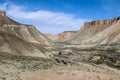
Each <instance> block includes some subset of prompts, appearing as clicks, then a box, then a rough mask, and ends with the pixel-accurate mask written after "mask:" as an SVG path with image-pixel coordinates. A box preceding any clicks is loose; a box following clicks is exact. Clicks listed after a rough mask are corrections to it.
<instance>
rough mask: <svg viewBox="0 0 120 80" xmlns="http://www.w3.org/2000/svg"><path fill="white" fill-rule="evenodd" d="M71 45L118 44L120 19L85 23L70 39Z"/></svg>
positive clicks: (119, 39)
mask: <svg viewBox="0 0 120 80" xmlns="http://www.w3.org/2000/svg"><path fill="white" fill-rule="evenodd" d="M70 42H71V43H72V44H108V43H109V44H111V43H119V42H120V17H117V18H114V19H111V20H97V21H92V22H86V23H85V24H84V25H83V26H82V27H81V29H80V30H79V31H78V32H77V33H76V34H75V35H74V36H73V37H72V38H71V39H70Z"/></svg>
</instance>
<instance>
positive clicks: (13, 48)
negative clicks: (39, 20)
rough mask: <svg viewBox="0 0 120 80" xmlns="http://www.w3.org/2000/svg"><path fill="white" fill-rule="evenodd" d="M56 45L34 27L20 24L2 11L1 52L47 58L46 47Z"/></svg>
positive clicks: (0, 16)
mask: <svg viewBox="0 0 120 80" xmlns="http://www.w3.org/2000/svg"><path fill="white" fill-rule="evenodd" d="M52 45H54V43H53V42H52V41H51V40H50V39H48V38H47V37H45V36H44V35H43V34H42V33H41V32H39V31H38V30H37V29H36V28H35V27H34V26H32V25H25V24H21V23H18V22H16V21H14V20H12V19H10V18H9V17H7V16H6V14H5V12H4V11H0V52H8V53H11V54H15V55H25V56H39V57H46V56H45V54H46V53H47V52H48V50H47V49H45V46H52Z"/></svg>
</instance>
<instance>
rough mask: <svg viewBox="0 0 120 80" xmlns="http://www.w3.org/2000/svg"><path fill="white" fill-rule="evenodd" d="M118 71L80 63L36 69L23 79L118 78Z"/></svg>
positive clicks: (90, 79)
mask: <svg viewBox="0 0 120 80" xmlns="http://www.w3.org/2000/svg"><path fill="white" fill-rule="evenodd" d="M119 79H120V71H118V70H114V69H111V68H108V67H101V66H92V65H88V64H83V63H80V66H59V67H54V68H52V69H47V70H41V71H36V72H34V73H32V74H31V75H29V76H26V77H25V79H23V80H119Z"/></svg>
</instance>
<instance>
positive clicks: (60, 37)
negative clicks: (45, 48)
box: [45, 31, 77, 42]
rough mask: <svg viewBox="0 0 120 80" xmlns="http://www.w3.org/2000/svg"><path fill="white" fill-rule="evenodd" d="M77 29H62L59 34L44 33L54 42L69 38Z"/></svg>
mask: <svg viewBox="0 0 120 80" xmlns="http://www.w3.org/2000/svg"><path fill="white" fill-rule="evenodd" d="M76 32H77V31H64V32H62V33H59V34H45V36H47V37H48V38H50V39H51V40H52V41H54V42H63V41H65V40H67V39H69V38H70V37H71V36H72V35H74V34H75V33H76Z"/></svg>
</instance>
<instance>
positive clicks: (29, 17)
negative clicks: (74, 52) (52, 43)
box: [4, 4, 87, 33]
mask: <svg viewBox="0 0 120 80" xmlns="http://www.w3.org/2000/svg"><path fill="white" fill-rule="evenodd" d="M5 8H6V7H5ZM5 8H4V9H5ZM6 10H7V14H8V15H9V16H11V17H13V18H15V19H17V20H18V21H19V20H25V21H27V22H30V24H31V22H33V23H32V24H34V25H36V24H37V25H39V26H40V25H42V26H44V27H48V26H49V28H50V27H52V28H53V29H54V30H56V29H60V31H64V30H66V29H67V30H71V29H73V30H75V29H76V28H77V29H79V27H80V26H81V25H82V24H83V23H84V22H85V21H87V20H85V19H81V18H76V17H75V15H72V14H66V13H64V12H52V11H47V10H38V11H32V12H28V11H27V8H25V7H23V6H17V5H13V4H12V5H9V7H7V8H6ZM34 22H35V23H34ZM46 25H47V26H46ZM38 28H39V27H38ZM42 29H47V28H42ZM39 30H41V29H39ZM54 30H53V31H54ZM43 31H44V32H45V30H43ZM47 32H49V31H47ZM53 33H54V32H53ZM55 33H56V32H55Z"/></svg>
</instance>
